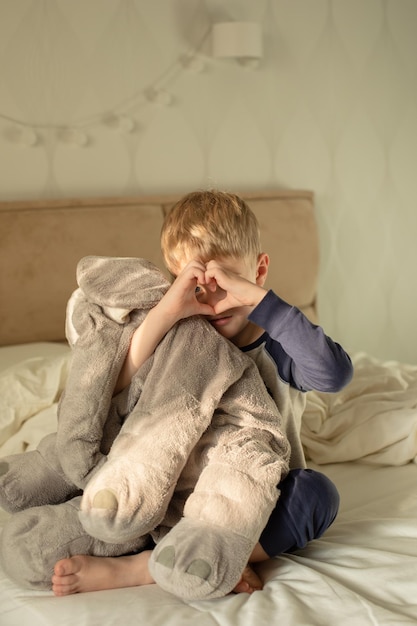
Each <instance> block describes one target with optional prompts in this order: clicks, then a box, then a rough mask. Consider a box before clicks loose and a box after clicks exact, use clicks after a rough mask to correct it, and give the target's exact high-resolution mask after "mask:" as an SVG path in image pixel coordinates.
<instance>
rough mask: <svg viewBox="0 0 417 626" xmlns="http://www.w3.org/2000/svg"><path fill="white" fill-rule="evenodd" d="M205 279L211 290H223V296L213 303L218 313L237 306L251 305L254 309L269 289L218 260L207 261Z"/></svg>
mask: <svg viewBox="0 0 417 626" xmlns="http://www.w3.org/2000/svg"><path fill="white" fill-rule="evenodd" d="M254 278H255V277H254ZM205 281H206V285H207V288H208V289H209V290H210V291H212V292H214V291H216V290H218V289H219V288H220V290H221V291H223V296H222V297H221V298H219V300H218V301H217V302H216V303H215V304H214V305H213V308H214V311H215V313H216V315H218V314H219V313H223V312H224V311H227V310H228V309H234V308H236V307H250V309H253V308H255V307H256V306H257V305H258V304H259V303H260V301H261V300H262V299H263V298H264V297H265V294H266V293H267V290H266V289H264V288H263V287H261V286H259V285H257V284H256V283H255V282H252V281H250V280H249V279H247V278H244V277H243V276H240V275H239V274H236V273H235V272H233V271H231V270H230V269H228V268H226V267H224V266H223V265H221V264H220V263H219V262H218V261H209V262H208V263H207V265H206V271H205ZM249 312H250V311H248V314H249Z"/></svg>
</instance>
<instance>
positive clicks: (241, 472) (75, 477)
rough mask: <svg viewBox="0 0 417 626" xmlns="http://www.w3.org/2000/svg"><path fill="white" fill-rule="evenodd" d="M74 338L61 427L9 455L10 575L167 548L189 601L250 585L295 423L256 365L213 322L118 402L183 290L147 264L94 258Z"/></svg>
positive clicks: (0, 486) (164, 350)
mask: <svg viewBox="0 0 417 626" xmlns="http://www.w3.org/2000/svg"><path fill="white" fill-rule="evenodd" d="M77 280H78V284H79V289H77V291H76V292H74V294H73V296H72V298H71V299H70V302H69V305H68V311H67V336H68V339H69V342H70V344H71V345H72V347H73V355H72V364H71V368H70V373H69V377H68V381H67V384H66V388H65V392H64V394H63V396H62V398H61V400H60V404H59V411H58V430H57V433H56V434H53V435H49V436H48V437H46V438H45V439H43V440H42V441H41V443H40V445H39V447H38V449H37V450H36V451H33V452H27V453H25V454H19V455H14V456H11V457H6V458H4V459H2V463H1V464H0V474H1V475H0V505H1V506H2V507H3V508H4V509H6V510H7V511H9V512H11V513H12V515H11V517H10V518H9V520H8V522H7V524H6V527H5V529H4V532H3V534H2V541H1V558H2V561H3V564H4V568H5V570H6V572H7V573H8V574H9V575H10V577H12V578H14V579H15V580H17V581H18V582H19V583H20V584H22V585H24V586H29V587H32V588H36V589H48V588H50V587H51V582H50V581H51V575H52V570H53V566H54V564H55V562H56V561H57V560H59V559H61V558H64V557H67V556H71V555H74V554H93V555H96V556H115V555H121V554H126V553H129V552H131V551H133V550H139V549H142V548H144V547H145V546H146V545H147V543H148V542H149V539H150V537H152V538H153V540H154V541H155V542H156V544H157V545H156V548H155V549H154V551H153V554H152V558H151V561H150V569H151V573H152V575H153V577H154V579H155V580H156V582H157V583H158V584H159V585H160V586H161V587H162V588H163V589H165V590H167V591H169V592H171V593H174V594H175V595H177V596H179V597H182V598H185V599H191V600H193V599H198V598H211V597H217V596H223V595H225V594H227V593H229V592H230V591H231V590H232V589H233V588H234V586H235V585H236V584H237V582H238V581H239V578H240V575H241V573H242V571H243V569H244V567H245V565H246V563H247V561H248V558H249V555H250V553H251V551H252V549H253V547H254V546H255V544H256V542H257V540H258V538H259V536H260V534H261V532H262V530H263V528H264V526H265V524H266V522H267V520H268V517H269V515H270V513H271V511H272V509H273V507H274V506H275V503H276V500H277V498H278V495H279V491H278V489H277V485H278V483H279V482H280V480H281V479H282V478H283V477H284V476H285V475H286V473H287V471H288V461H289V454H290V450H289V445H288V441H287V438H286V436H285V434H284V433H283V425H282V419H281V416H280V414H279V412H278V409H277V407H276V405H275V403H274V402H273V401H272V399H271V398H270V396H269V394H268V392H267V390H266V388H265V385H264V383H263V381H262V378H261V377H260V374H259V371H258V369H257V367H256V365H255V363H254V362H253V361H252V359H251V358H250V357H248V356H247V355H245V354H244V353H242V352H241V351H240V350H239V349H237V348H236V347H235V346H233V345H232V344H231V343H230V342H229V341H227V340H226V339H224V338H223V337H221V336H220V335H219V334H218V333H217V331H215V330H214V329H213V328H212V327H211V326H210V324H209V323H208V322H206V321H205V320H204V319H201V318H199V317H193V318H188V319H187V320H183V321H182V322H180V323H178V324H176V325H175V326H174V327H173V328H172V329H171V330H170V331H169V332H168V333H167V335H166V336H165V337H164V339H163V340H162V341H161V342H160V344H159V345H158V347H157V349H156V350H155V352H154V354H153V355H152V356H151V357H150V358H149V359H148V360H147V361H146V362H145V364H144V365H143V366H142V367H141V368H140V369H139V371H138V372H137V374H136V375H135V376H134V378H133V380H132V382H131V384H130V386H129V387H128V388H127V389H125V390H124V391H123V392H121V393H119V394H118V395H116V396H114V397H113V390H114V388H115V383H116V381H117V377H118V374H119V372H120V368H121V366H122V364H123V362H124V359H125V357H126V354H127V351H128V348H129V343H130V339H131V336H132V334H133V332H134V330H135V328H137V326H138V325H139V324H140V323H141V322H142V321H143V319H144V318H145V316H146V314H147V312H148V311H149V309H150V308H152V307H153V306H155V304H156V303H157V302H158V301H159V300H160V298H161V297H162V295H163V294H164V293H165V291H166V290H167V289H168V287H169V283H168V282H167V280H166V279H165V278H164V276H163V274H162V273H161V272H160V271H159V270H158V269H157V268H156V267H155V266H153V265H152V264H151V263H149V262H147V261H145V260H143V259H133V258H107V257H86V258H84V259H82V260H81V261H80V263H79V265H78V268H77Z"/></svg>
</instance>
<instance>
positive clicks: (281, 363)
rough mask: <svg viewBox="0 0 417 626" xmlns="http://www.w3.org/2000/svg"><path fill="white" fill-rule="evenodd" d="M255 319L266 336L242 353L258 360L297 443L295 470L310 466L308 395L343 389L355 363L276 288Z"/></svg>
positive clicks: (294, 445)
mask: <svg viewBox="0 0 417 626" xmlns="http://www.w3.org/2000/svg"><path fill="white" fill-rule="evenodd" d="M249 321H251V322H253V323H254V324H257V325H258V326H260V327H261V328H263V329H264V330H265V332H264V333H263V334H262V335H261V337H259V339H257V340H256V341H255V342H253V343H252V344H250V345H248V346H245V347H243V348H242V350H243V351H244V352H247V353H248V355H249V356H251V357H252V358H253V359H254V360H255V362H256V364H257V365H258V368H259V371H260V373H261V376H262V378H263V379H264V382H265V384H266V386H267V388H268V390H269V392H270V394H271V395H272V397H273V398H274V400H275V403H276V404H277V406H278V409H279V411H280V413H281V415H282V417H283V420H284V424H285V427H286V433H287V436H288V439H289V441H290V444H291V460H290V467H291V468H294V467H304V466H305V459H304V453H303V450H302V445H301V440H300V430H301V418H302V413H303V411H304V408H305V403H306V394H305V393H303V392H306V391H309V390H313V389H314V390H316V391H324V392H336V391H339V390H340V389H342V388H343V387H344V386H345V385H347V384H348V383H349V381H350V380H351V378H352V375H353V366H352V362H351V360H350V357H349V355H348V354H347V353H346V352H345V351H344V349H343V348H342V347H341V346H340V345H339V344H338V343H336V342H334V341H333V340H332V339H331V338H330V337H328V336H327V335H326V334H325V333H324V331H323V329H322V328H321V327H320V326H317V325H315V324H313V323H312V322H310V321H309V320H308V318H307V317H306V316H305V315H304V314H303V313H302V312H301V311H300V310H299V309H297V308H296V307H293V306H291V305H289V304H288V303H287V302H285V301H284V300H282V299H281V298H280V297H279V296H277V295H276V294H275V293H274V292H273V291H271V290H270V291H268V293H267V294H266V295H265V297H264V298H263V300H262V301H261V302H260V303H259V304H258V306H257V307H255V309H254V310H253V311H252V313H251V314H250V316H249Z"/></svg>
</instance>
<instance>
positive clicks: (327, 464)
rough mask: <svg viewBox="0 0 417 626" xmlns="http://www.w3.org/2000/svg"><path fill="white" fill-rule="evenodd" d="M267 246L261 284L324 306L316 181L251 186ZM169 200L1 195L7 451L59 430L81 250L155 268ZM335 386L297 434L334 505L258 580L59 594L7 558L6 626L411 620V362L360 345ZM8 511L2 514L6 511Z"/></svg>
mask: <svg viewBox="0 0 417 626" xmlns="http://www.w3.org/2000/svg"><path fill="white" fill-rule="evenodd" d="M242 196H244V197H245V198H246V199H247V200H248V202H249V203H250V205H251V206H252V208H253V210H254V211H255V213H256V214H257V216H258V219H259V222H260V226H261V233H262V240H263V246H264V249H265V250H266V251H268V252H269V253H270V256H271V271H270V274H269V277H268V286H269V287H270V288H272V289H274V290H275V291H276V292H277V293H279V294H280V295H281V296H282V297H284V298H285V299H286V300H288V301H289V302H291V303H292V304H294V305H296V306H298V307H300V308H301V309H302V310H303V311H304V312H305V313H306V315H308V317H309V318H310V319H311V320H313V321H315V322H316V321H318V314H317V301H316V294H317V279H318V271H319V241H318V232H317V224H316V219H315V214H314V198H313V194H312V193H311V192H309V191H297V190H291V191H289V190H278V191H263V192H260V193H256V192H251V193H244V194H242ZM175 200H176V197H175V196H152V197H137V198H135V197H127V198H83V199H66V200H38V201H30V202H3V203H0V302H1V306H0V462H1V457H3V456H6V455H8V454H12V453H15V452H25V451H27V450H30V449H33V448H34V447H36V445H37V443H38V442H39V440H40V439H41V438H42V437H43V436H44V435H45V434H47V433H49V432H52V431H54V430H55V428H56V406H57V400H58V398H59V396H60V394H61V392H62V389H63V388H64V386H65V379H66V375H67V372H68V366H69V361H70V351H69V348H68V346H67V345H66V343H65V336H64V321H65V306H66V302H67V300H68V298H69V296H70V294H71V292H72V291H73V289H74V288H75V286H76V284H75V266H76V264H77V261H78V260H79V259H80V258H81V257H83V256H85V255H90V254H93V255H109V256H141V257H145V258H148V259H150V260H152V261H153V262H154V263H156V264H157V265H158V266H160V267H161V268H162V267H163V266H162V260H161V256H160V252H159V244H158V239H159V230H160V226H161V224H162V220H163V216H164V214H165V213H166V211H167V210H169V207H170V206H171V205H172V204H173V202H175ZM352 358H353V361H354V365H355V375H354V378H353V380H352V382H351V383H350V384H349V385H348V386H347V387H346V388H345V389H344V390H343V391H341V392H340V393H338V394H335V395H331V396H330V395H326V394H319V393H315V392H313V393H310V394H309V395H308V402H307V409H306V412H305V415H304V418H303V426H302V437H303V443H304V447H305V451H306V455H307V458H308V463H309V465H310V466H311V467H314V468H317V469H319V470H320V471H322V472H324V473H325V474H327V475H328V476H329V477H330V478H331V479H332V480H333V481H334V482H335V484H336V485H337V487H338V489H339V492H340V494H341V509H340V513H339V515H338V517H337V519H336V521H335V522H334V524H333V525H332V526H331V527H330V528H329V529H328V531H327V532H326V533H325V534H324V536H323V537H322V538H321V539H319V540H316V541H314V542H312V543H311V544H310V545H309V546H308V547H307V548H305V549H304V550H300V551H299V552H297V553H295V554H292V555H285V556H280V557H277V558H275V559H273V560H270V561H268V562H266V563H263V564H262V565H260V566H259V567H258V569H259V571H260V573H261V575H262V577H263V579H264V581H265V587H264V589H263V590H262V591H258V592H255V593H254V594H252V595H251V596H248V595H246V594H240V595H234V594H231V595H229V596H227V597H224V598H220V599H215V600H205V601H195V602H184V601H182V600H180V599H177V598H176V597H174V596H172V595H170V594H168V593H165V592H164V591H162V590H161V589H159V588H158V587H157V586H156V585H150V586H145V587H141V588H130V589H119V590H111V591H100V592H94V593H87V594H79V595H75V596H67V597H63V598H56V597H54V596H53V595H52V592H47V591H46V592H44V591H28V590H26V589H22V588H20V587H18V586H17V585H16V584H15V583H14V582H13V581H11V580H10V579H9V578H7V576H6V575H5V574H4V572H3V570H2V569H1V567H0V624H1V625H2V626H24V625H25V624H30V625H32V626H38V625H39V626H52V625H53V626H56V625H58V624H59V625H66V624H68V625H69V624H71V625H73V624H77V626H84V625H85V626H87V625H88V626H92V625H100V626H101V625H103V624H105V625H106V626H112V625H113V624H115V625H116V624H135V625H141V626H142V625H143V626H149V625H150V624H152V625H154V626H171V625H179V624H181V626H185V625H187V624H190V625H191V624H196V623H198V624H201V625H202V626H203V625H207V626H208V625H212V624H220V625H221V626H232V625H233V626H250V625H251V624H253V625H254V626H255V625H256V626H263V625H265V626H270V625H271V624H273V623H280V624H283V625H285V626H292V625H305V626H307V625H308V626H313V625H317V626H327V625H328V626H330V625H331V626H334V624H338V626H343V625H349V626H351V624H357V625H363V626H365V625H372V626H375V625H377V624H378V625H380V624H381V625H382V624H383V625H391V626H398V625H399V624H416V623H417V600H416V597H417V595H416V578H417V541H416V540H417V524H416V518H417V466H416V459H417V366H416V365H409V364H402V363H398V362H381V361H379V360H377V359H375V358H373V357H372V355H368V354H364V353H359V354H354V355H352ZM7 517H8V514H7V513H6V512H5V511H2V510H0V523H1V525H3V524H4V522H5V520H6V519H7Z"/></svg>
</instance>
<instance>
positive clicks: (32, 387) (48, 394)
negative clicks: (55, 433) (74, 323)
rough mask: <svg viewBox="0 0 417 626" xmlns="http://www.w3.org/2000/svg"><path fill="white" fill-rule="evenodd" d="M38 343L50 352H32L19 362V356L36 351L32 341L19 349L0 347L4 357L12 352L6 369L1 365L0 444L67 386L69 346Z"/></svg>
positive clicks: (43, 408) (57, 398)
mask: <svg viewBox="0 0 417 626" xmlns="http://www.w3.org/2000/svg"><path fill="white" fill-rule="evenodd" d="M52 345H53V344H52ZM39 347H42V349H43V352H44V354H45V353H46V354H47V356H32V358H25V359H24V360H20V361H18V362H17V363H16V359H17V358H18V357H19V358H20V357H22V356H23V355H25V356H26V355H27V354H29V353H31V352H32V354H33V353H34V351H36V347H35V346H34V345H31V348H30V349H29V351H25V349H24V348H23V346H18V348H19V350H17V351H16V350H15V351H13V350H9V348H10V347H9V346H8V347H6V348H0V352H1V353H2V357H4V356H5V352H9V354H8V356H9V357H11V362H12V363H13V364H12V365H10V366H9V367H7V368H6V369H3V370H1V368H0V446H2V445H3V444H4V443H5V442H6V441H7V440H8V439H9V438H10V437H12V436H13V435H14V434H16V433H17V432H18V431H19V430H20V428H21V427H22V425H23V424H24V423H25V422H26V421H27V420H29V419H30V418H33V417H34V416H35V415H37V414H38V413H40V412H41V411H44V410H45V409H47V408H49V407H51V406H52V405H53V404H54V403H56V402H57V401H58V400H59V397H60V395H61V393H62V390H63V388H64V386H65V381H66V378H67V375H68V369H69V364H70V358H71V352H70V350H69V348H68V347H67V346H62V345H61V346H60V347H54V348H51V346H50V345H49V346H48V347H46V348H45V346H39V345H38V348H39ZM48 353H49V354H48ZM54 353H55V355H54ZM3 363H4V361H3ZM9 363H10V361H9Z"/></svg>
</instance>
